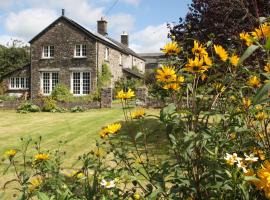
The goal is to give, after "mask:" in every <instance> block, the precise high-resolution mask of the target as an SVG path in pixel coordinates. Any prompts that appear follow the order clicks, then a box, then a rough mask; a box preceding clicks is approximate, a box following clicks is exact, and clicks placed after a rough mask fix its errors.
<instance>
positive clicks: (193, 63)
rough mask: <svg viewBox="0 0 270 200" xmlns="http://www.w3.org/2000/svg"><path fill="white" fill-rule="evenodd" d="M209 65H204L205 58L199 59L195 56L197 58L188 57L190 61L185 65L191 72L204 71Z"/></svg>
mask: <svg viewBox="0 0 270 200" xmlns="http://www.w3.org/2000/svg"><path fill="white" fill-rule="evenodd" d="M208 68H209V66H205V65H204V59H203V58H201V59H199V58H198V57H195V59H194V60H193V59H188V63H187V64H186V66H185V70H186V71H188V72H191V73H203V72H205V71H206V70H207V69H208Z"/></svg>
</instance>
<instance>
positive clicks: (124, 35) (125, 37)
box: [121, 32, 129, 47]
mask: <svg viewBox="0 0 270 200" xmlns="http://www.w3.org/2000/svg"><path fill="white" fill-rule="evenodd" d="M121 43H122V44H123V45H126V46H127V47H128V45H129V44H128V43H129V42H128V33H127V32H123V33H122V34H121Z"/></svg>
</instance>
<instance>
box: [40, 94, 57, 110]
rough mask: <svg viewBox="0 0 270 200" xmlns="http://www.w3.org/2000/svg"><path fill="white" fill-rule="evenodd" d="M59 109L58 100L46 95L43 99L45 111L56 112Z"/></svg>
mask: <svg viewBox="0 0 270 200" xmlns="http://www.w3.org/2000/svg"><path fill="white" fill-rule="evenodd" d="M57 109H58V107H57V102H56V101H55V100H54V99H53V98H52V97H45V98H44V99H43V108H42V110H43V111H45V112H55V111H56V110H57Z"/></svg>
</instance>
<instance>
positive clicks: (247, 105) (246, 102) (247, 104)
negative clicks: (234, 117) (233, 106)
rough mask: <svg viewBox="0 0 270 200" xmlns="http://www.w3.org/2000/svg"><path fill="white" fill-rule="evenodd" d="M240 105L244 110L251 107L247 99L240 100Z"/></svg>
mask: <svg viewBox="0 0 270 200" xmlns="http://www.w3.org/2000/svg"><path fill="white" fill-rule="evenodd" d="M242 103H243V106H244V108H245V109H248V108H249V107H250V105H251V100H250V99H249V98H247V97H244V98H242Z"/></svg>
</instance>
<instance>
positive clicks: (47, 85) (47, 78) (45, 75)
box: [42, 72, 50, 94]
mask: <svg viewBox="0 0 270 200" xmlns="http://www.w3.org/2000/svg"><path fill="white" fill-rule="evenodd" d="M42 78H43V94H50V73H48V72H44V73H43V75H42Z"/></svg>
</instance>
